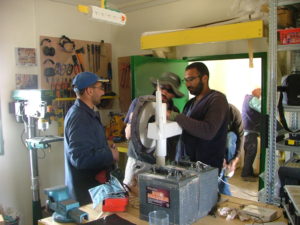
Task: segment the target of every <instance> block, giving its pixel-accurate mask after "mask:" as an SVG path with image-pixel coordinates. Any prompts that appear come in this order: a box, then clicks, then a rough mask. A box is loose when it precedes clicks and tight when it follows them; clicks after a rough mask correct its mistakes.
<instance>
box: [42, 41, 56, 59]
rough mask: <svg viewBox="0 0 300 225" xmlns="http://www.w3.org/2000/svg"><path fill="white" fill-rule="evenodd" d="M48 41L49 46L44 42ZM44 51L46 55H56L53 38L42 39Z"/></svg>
mask: <svg viewBox="0 0 300 225" xmlns="http://www.w3.org/2000/svg"><path fill="white" fill-rule="evenodd" d="M45 42H47V43H48V45H49V46H44V43H45ZM41 46H42V51H43V53H44V55H45V56H54V55H55V48H53V47H52V46H51V40H50V39H49V38H45V39H43V40H42V41H41Z"/></svg>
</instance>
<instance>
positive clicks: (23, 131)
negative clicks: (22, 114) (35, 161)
mask: <svg viewBox="0 0 300 225" xmlns="http://www.w3.org/2000/svg"><path fill="white" fill-rule="evenodd" d="M24 134H25V128H24V129H23V130H22V133H21V137H20V138H21V142H22V144H23V145H24V146H25V148H27V146H26V143H25V141H24V138H23V136H24Z"/></svg>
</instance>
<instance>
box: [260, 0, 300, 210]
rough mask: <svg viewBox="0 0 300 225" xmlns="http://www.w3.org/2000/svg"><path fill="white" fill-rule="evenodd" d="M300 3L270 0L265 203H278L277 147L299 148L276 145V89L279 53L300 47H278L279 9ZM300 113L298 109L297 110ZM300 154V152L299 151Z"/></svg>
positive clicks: (297, 45) (299, 47) (289, 0)
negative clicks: (276, 193) (267, 145)
mask: <svg viewBox="0 0 300 225" xmlns="http://www.w3.org/2000/svg"><path fill="white" fill-rule="evenodd" d="M296 3H300V0H270V1H269V10H270V11H269V51H268V58H269V60H268V67H269V68H268V113H269V115H270V119H269V135H268V140H269V147H268V148H267V152H266V167H265V168H266V169H265V173H264V175H265V180H264V181H265V190H264V201H265V202H266V203H270V204H274V203H277V202H276V200H275V193H274V190H275V175H276V172H277V171H276V168H275V163H276V161H275V160H276V157H275V151H276V149H277V147H279V148H280V149H282V148H283V149H284V151H291V150H293V151H294V150H297V149H299V148H298V147H290V146H283V144H280V143H279V144H278V145H276V103H277V99H276V91H277V90H276V89H277V51H292V50H299V49H300V45H299V44H294V45H277V7H278V6H283V5H291V4H296ZM296 111H298V109H297V110H296ZM299 152H300V150H299Z"/></svg>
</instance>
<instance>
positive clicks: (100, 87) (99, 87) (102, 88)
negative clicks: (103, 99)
mask: <svg viewBox="0 0 300 225" xmlns="http://www.w3.org/2000/svg"><path fill="white" fill-rule="evenodd" d="M91 88H98V89H100V90H102V91H104V90H105V88H104V87H103V86H98V87H97V86H92V87H91Z"/></svg>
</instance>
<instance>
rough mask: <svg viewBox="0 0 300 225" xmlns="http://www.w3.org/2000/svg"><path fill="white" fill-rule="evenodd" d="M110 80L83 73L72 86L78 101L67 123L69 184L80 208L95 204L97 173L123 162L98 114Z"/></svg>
mask: <svg viewBox="0 0 300 225" xmlns="http://www.w3.org/2000/svg"><path fill="white" fill-rule="evenodd" d="M107 81H108V80H104V79H100V78H99V77H98V76H97V75H96V74H93V73H90V72H82V73H79V74H77V75H76V77H75V78H74V79H73V83H72V84H73V90H74V91H75V93H76V97H77V99H76V100H75V102H74V105H73V106H72V107H71V108H70V109H69V111H68V113H67V115H66V117H65V121H64V126H65V131H64V153H65V183H66V185H67V187H68V190H69V193H70V195H71V197H72V198H73V199H75V200H76V201H78V202H79V203H80V205H85V204H88V203H90V202H91V198H90V195H89V191H88V190H89V189H90V188H92V187H95V186H97V185H99V182H98V181H97V180H96V176H97V174H99V172H101V171H107V170H109V169H110V168H111V167H112V166H113V165H114V163H115V161H118V159H119V152H118V150H117V149H116V147H115V146H109V145H108V143H107V141H106V137H105V131H104V128H103V125H102V123H101V120H100V116H99V112H96V111H95V109H96V105H98V104H99V103H100V98H101V96H102V95H103V94H104V86H103V82H107Z"/></svg>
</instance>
